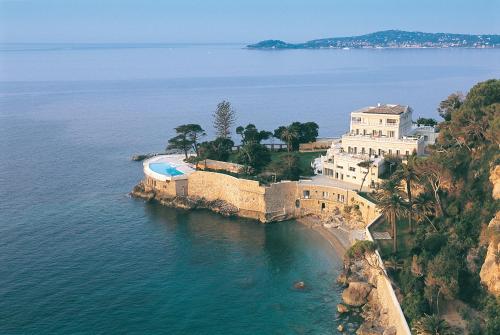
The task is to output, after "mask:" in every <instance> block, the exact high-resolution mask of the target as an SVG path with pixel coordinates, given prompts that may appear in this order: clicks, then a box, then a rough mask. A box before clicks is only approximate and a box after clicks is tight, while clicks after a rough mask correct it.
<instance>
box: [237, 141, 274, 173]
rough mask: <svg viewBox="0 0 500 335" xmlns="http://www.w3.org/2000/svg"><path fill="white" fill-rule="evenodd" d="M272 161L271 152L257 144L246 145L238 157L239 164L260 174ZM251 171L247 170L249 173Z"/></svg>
mask: <svg viewBox="0 0 500 335" xmlns="http://www.w3.org/2000/svg"><path fill="white" fill-rule="evenodd" d="M270 161H271V155H270V153H269V150H268V149H267V148H266V147H265V146H263V145H262V144H260V143H257V142H247V143H245V144H244V145H243V146H242V147H241V148H240V151H239V152H238V155H237V156H236V162H237V163H239V164H243V165H246V166H247V167H251V168H253V170H254V171H255V172H259V171H260V170H261V169H262V168H263V167H264V166H266V165H267V164H268V163H269V162H270ZM249 170H250V169H247V171H249Z"/></svg>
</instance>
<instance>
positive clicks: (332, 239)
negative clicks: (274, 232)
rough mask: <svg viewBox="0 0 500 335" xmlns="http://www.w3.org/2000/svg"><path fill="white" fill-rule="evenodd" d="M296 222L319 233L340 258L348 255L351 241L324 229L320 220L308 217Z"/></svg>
mask: <svg viewBox="0 0 500 335" xmlns="http://www.w3.org/2000/svg"><path fill="white" fill-rule="evenodd" d="M296 220H297V222H299V223H301V224H303V225H306V226H308V227H309V228H312V229H314V230H315V231H317V232H318V233H319V234H320V235H321V236H322V237H323V238H324V239H325V240H327V241H328V243H330V245H331V247H332V248H333V249H334V250H335V252H336V253H337V254H338V255H339V256H340V257H342V258H343V257H344V254H345V253H346V251H347V249H348V248H349V246H350V243H349V241H347V240H345V239H344V238H343V237H341V236H339V235H337V234H335V232H334V231H333V230H331V229H328V228H326V227H324V226H323V225H322V224H321V220H320V219H319V218H314V217H311V216H308V217H302V218H298V219H296Z"/></svg>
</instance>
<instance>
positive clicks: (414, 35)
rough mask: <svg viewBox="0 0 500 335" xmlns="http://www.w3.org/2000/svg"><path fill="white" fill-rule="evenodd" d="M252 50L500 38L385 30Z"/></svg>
mask: <svg viewBox="0 0 500 335" xmlns="http://www.w3.org/2000/svg"><path fill="white" fill-rule="evenodd" d="M247 48H249V49H323V48H334V49H344V48H349V49H360V48H500V35H466V34H447V33H422V32H418V31H402V30H385V31H378V32H376V33H371V34H366V35H360V36H351V37H332V38H323V39H319V40H312V41H308V42H305V43H286V42H284V41H280V40H266V41H261V42H259V43H256V44H250V45H248V46H247Z"/></svg>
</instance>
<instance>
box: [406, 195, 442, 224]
mask: <svg viewBox="0 0 500 335" xmlns="http://www.w3.org/2000/svg"><path fill="white" fill-rule="evenodd" d="M433 208H434V205H433V203H432V196H431V195H430V194H429V193H426V192H424V193H421V194H419V195H418V196H417V197H416V198H415V199H414V200H413V201H412V210H413V215H414V217H415V220H416V221H423V220H426V221H427V222H428V223H430V225H431V226H432V227H433V228H434V230H435V231H438V230H437V228H436V226H434V224H433V223H432V221H431V219H430V218H429V217H430V216H431V215H432V214H433Z"/></svg>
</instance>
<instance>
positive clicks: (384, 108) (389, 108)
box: [356, 104, 408, 115]
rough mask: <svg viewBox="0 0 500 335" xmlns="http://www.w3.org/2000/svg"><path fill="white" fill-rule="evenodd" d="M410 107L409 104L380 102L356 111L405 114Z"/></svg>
mask: <svg viewBox="0 0 500 335" xmlns="http://www.w3.org/2000/svg"><path fill="white" fill-rule="evenodd" d="M407 109H408V106H402V105H389V104H385V105H381V104H378V105H377V106H369V107H365V108H361V109H360V110H357V111H356V112H358V113H366V114H390V115H399V114H403V113H404V112H406V110H407Z"/></svg>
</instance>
